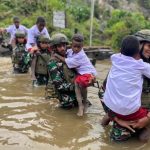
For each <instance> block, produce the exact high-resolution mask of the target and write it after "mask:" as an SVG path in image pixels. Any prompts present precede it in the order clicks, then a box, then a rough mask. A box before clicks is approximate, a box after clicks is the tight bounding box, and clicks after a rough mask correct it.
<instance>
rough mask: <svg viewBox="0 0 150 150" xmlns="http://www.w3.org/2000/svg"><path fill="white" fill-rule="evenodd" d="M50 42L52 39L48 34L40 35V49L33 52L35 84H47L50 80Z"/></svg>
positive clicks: (32, 69)
mask: <svg viewBox="0 0 150 150" xmlns="http://www.w3.org/2000/svg"><path fill="white" fill-rule="evenodd" d="M49 42H50V40H49V37H48V36H46V35H41V36H39V38H38V41H37V48H38V50H37V51H35V52H34V53H33V54H31V55H32V64H31V72H32V81H33V86H38V85H45V84H47V82H48V71H47V64H48V62H49V60H50V57H51V53H50V47H49Z"/></svg>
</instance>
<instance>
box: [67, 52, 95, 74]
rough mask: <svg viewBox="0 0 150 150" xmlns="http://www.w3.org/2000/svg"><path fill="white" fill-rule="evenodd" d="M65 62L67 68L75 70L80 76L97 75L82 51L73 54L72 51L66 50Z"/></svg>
mask: <svg viewBox="0 0 150 150" xmlns="http://www.w3.org/2000/svg"><path fill="white" fill-rule="evenodd" d="M65 62H66V64H67V66H68V68H75V69H76V71H77V73H79V74H80V75H83V74H93V75H94V76H96V75H97V72H96V69H95V68H94V66H93V65H92V63H91V62H90V60H89V58H88V57H87V55H86V54H85V52H84V50H83V49H82V50H81V51H80V52H78V53H73V51H72V49H68V50H67V58H66V59H65Z"/></svg>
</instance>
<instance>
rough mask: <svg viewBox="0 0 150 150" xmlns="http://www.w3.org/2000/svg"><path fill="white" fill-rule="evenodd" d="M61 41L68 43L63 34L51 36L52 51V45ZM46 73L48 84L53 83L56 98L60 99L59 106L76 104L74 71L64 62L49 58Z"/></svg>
mask: <svg viewBox="0 0 150 150" xmlns="http://www.w3.org/2000/svg"><path fill="white" fill-rule="evenodd" d="M61 43H64V44H67V43H68V40H67V37H66V36H65V35H63V34H55V35H53V36H52V41H51V45H52V46H53V50H54V51H55V48H54V46H56V45H57V44H61ZM48 73H49V84H52V85H53V88H54V91H55V95H57V98H58V99H59V101H60V106H61V107H63V108H71V107H73V106H75V105H77V101H76V96H75V87H74V84H73V78H74V76H75V73H74V71H72V70H70V69H68V67H67V66H66V64H63V63H61V62H59V61H57V60H54V59H53V60H52V59H51V60H50V62H49V63H48ZM49 87H51V85H50V86H49V85H48V86H47V88H46V90H48V89H49ZM50 94H51V93H50Z"/></svg>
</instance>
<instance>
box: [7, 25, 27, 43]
mask: <svg viewBox="0 0 150 150" xmlns="http://www.w3.org/2000/svg"><path fill="white" fill-rule="evenodd" d="M6 31H7V33H10V36H11V37H10V42H9V43H11V41H12V39H13V38H14V37H15V33H16V32H17V31H23V32H25V33H26V34H27V33H28V28H26V27H25V26H23V25H19V28H16V26H15V25H10V26H9V27H8V28H6Z"/></svg>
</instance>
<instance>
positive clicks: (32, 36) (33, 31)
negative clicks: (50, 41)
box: [26, 25, 50, 49]
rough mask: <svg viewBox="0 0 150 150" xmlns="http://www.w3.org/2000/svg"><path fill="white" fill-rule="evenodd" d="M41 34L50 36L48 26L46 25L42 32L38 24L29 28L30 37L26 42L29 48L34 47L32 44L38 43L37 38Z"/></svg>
mask: <svg viewBox="0 0 150 150" xmlns="http://www.w3.org/2000/svg"><path fill="white" fill-rule="evenodd" d="M39 35H47V36H48V37H49V38H50V36H49V33H48V31H47V29H46V27H44V29H43V30H42V31H41V32H40V31H39V29H38V27H37V25H34V26H33V27H31V28H30V29H29V30H28V38H27V44H26V48H27V49H29V48H32V44H35V45H36V44H37V41H36V40H37V37H38V36H39Z"/></svg>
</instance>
